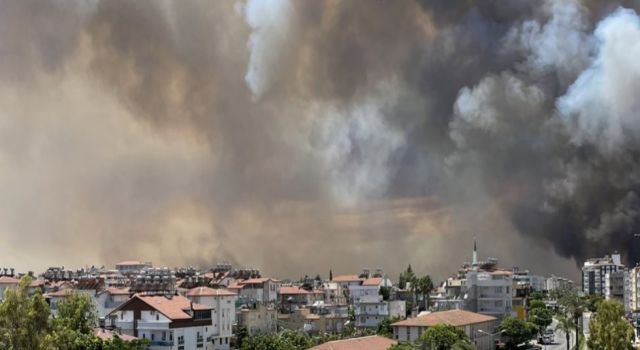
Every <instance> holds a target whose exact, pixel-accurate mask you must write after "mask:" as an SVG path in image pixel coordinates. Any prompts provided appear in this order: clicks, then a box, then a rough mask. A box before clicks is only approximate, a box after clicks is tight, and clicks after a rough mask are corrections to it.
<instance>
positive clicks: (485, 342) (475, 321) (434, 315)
mask: <svg viewBox="0 0 640 350" xmlns="http://www.w3.org/2000/svg"><path fill="white" fill-rule="evenodd" d="M439 324H445V325H450V326H455V327H458V328H460V329H462V330H464V332H465V334H466V335H467V336H468V337H469V339H470V340H471V342H472V343H473V344H474V345H475V347H476V349H478V350H490V349H494V347H495V343H494V338H493V336H492V335H491V334H492V333H494V331H495V328H496V326H497V318H495V317H493V316H487V315H483V314H478V313H475V312H470V311H465V310H448V311H438V312H431V313H427V314H424V315H421V316H418V317H415V318H410V319H407V320H404V321H399V322H395V323H392V324H391V327H392V328H393V337H394V339H397V340H398V341H400V342H414V341H416V340H418V339H419V338H420V336H421V335H422V333H423V332H424V331H425V330H426V329H427V328H429V327H433V326H435V325H439Z"/></svg>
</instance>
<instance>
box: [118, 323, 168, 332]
mask: <svg viewBox="0 0 640 350" xmlns="http://www.w3.org/2000/svg"><path fill="white" fill-rule="evenodd" d="M123 328H124V327H123ZM138 329H150V330H151V329H162V330H165V329H169V322H168V321H167V322H142V321H138Z"/></svg>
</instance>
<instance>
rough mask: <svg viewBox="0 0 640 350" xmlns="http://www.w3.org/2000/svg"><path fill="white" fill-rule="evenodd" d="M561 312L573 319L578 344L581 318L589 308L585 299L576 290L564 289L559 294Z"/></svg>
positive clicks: (557, 295)
mask: <svg viewBox="0 0 640 350" xmlns="http://www.w3.org/2000/svg"><path fill="white" fill-rule="evenodd" d="M556 297H557V298H558V304H559V305H560V308H561V312H562V313H563V314H564V315H566V316H567V317H571V318H573V323H574V325H575V331H576V344H579V342H580V333H581V330H580V327H579V324H580V318H581V317H582V313H583V312H584V310H585V308H586V307H587V305H586V302H585V299H584V298H581V297H580V296H579V295H578V293H577V292H576V291H575V290H574V289H569V288H567V289H562V290H560V291H559V292H558V293H557V294H556Z"/></svg>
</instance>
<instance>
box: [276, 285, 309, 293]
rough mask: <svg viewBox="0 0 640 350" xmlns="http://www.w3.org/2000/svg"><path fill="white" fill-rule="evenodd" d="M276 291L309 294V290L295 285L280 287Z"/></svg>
mask: <svg viewBox="0 0 640 350" xmlns="http://www.w3.org/2000/svg"><path fill="white" fill-rule="evenodd" d="M278 293H279V294H281V295H300V294H310V293H309V291H307V290H304V289H302V288H300V287H297V286H288V287H280V289H279V290H278Z"/></svg>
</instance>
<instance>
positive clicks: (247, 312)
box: [237, 303, 278, 335]
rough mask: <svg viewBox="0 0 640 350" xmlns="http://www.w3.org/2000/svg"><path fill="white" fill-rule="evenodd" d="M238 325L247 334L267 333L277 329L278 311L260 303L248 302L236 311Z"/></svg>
mask: <svg viewBox="0 0 640 350" xmlns="http://www.w3.org/2000/svg"><path fill="white" fill-rule="evenodd" d="M237 315H238V326H240V327H244V328H245V329H246V330H247V334H249V335H257V334H269V333H274V332H277V331H278V311H277V310H276V309H275V308H274V307H272V306H270V305H264V304H262V303H250V304H248V305H245V306H244V307H242V308H240V310H239V311H238V314H237Z"/></svg>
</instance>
